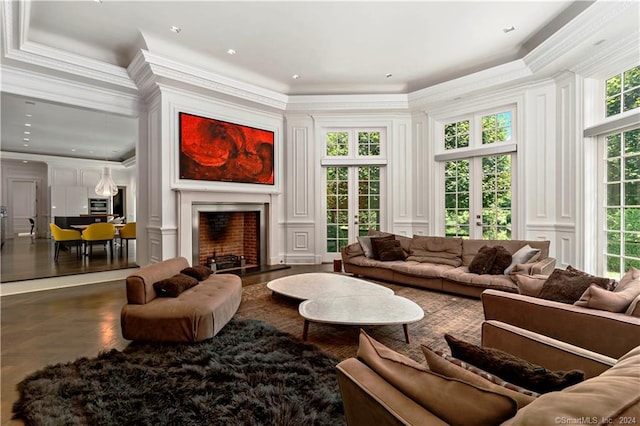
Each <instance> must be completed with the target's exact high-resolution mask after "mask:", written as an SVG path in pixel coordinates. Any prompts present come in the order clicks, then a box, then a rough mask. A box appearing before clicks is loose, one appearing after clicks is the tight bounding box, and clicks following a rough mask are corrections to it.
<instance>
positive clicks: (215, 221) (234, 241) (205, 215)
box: [198, 211, 261, 270]
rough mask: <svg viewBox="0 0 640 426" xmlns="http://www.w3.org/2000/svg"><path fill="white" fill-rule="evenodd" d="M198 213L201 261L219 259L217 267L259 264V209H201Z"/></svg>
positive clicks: (207, 262)
mask: <svg viewBox="0 0 640 426" xmlns="http://www.w3.org/2000/svg"><path fill="white" fill-rule="evenodd" d="M198 216H199V217H198V222H199V223H198V225H199V226H198V229H199V230H198V240H199V242H198V262H199V264H200V265H209V264H210V262H211V259H216V264H217V269H218V270H221V269H229V268H232V267H245V266H246V267H252V266H259V265H260V259H261V256H260V255H261V253H260V243H261V241H260V212H258V211H237V212H202V211H201V212H199V215H198ZM240 259H242V264H239V262H240ZM236 260H237V261H238V263H237V264H235V265H231V264H230V263H231V262H234V261H236Z"/></svg>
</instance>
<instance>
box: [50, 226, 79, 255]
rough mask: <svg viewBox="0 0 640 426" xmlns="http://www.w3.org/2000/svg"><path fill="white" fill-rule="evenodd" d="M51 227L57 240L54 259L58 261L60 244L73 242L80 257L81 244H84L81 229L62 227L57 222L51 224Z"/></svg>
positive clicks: (52, 234) (52, 233)
mask: <svg viewBox="0 0 640 426" xmlns="http://www.w3.org/2000/svg"><path fill="white" fill-rule="evenodd" d="M49 229H51V236H52V237H53V239H54V241H55V242H56V247H55V254H54V255H53V260H54V261H56V262H57V261H58V255H59V254H60V246H62V245H65V244H71V245H75V246H76V257H80V245H81V244H82V235H81V234H80V231H76V230H75V229H62V228H60V227H59V226H58V225H56V224H55V223H50V224H49Z"/></svg>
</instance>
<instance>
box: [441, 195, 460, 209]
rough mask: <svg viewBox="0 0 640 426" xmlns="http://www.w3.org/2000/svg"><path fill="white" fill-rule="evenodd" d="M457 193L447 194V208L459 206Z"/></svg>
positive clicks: (445, 204) (445, 201)
mask: <svg viewBox="0 0 640 426" xmlns="http://www.w3.org/2000/svg"><path fill="white" fill-rule="evenodd" d="M457 198H458V197H457V195H456V194H446V195H445V196H444V207H445V208H447V209H455V208H456V207H457Z"/></svg>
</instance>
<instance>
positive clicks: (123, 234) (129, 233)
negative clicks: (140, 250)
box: [118, 222, 136, 257]
mask: <svg viewBox="0 0 640 426" xmlns="http://www.w3.org/2000/svg"><path fill="white" fill-rule="evenodd" d="M118 236H119V238H120V245H121V246H123V245H124V244H123V240H124V241H126V251H127V257H128V256H129V240H135V239H136V223H135V222H129V223H127V224H126V225H124V226H123V227H122V228H120V232H119V235H118ZM120 255H122V249H120Z"/></svg>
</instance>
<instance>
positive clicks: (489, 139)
mask: <svg viewBox="0 0 640 426" xmlns="http://www.w3.org/2000/svg"><path fill="white" fill-rule="evenodd" d="M510 139H511V112H510V111H506V112H502V113H499V114H493V115H487V116H484V117H482V144H491V143H495V142H504V141H507V140H510Z"/></svg>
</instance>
